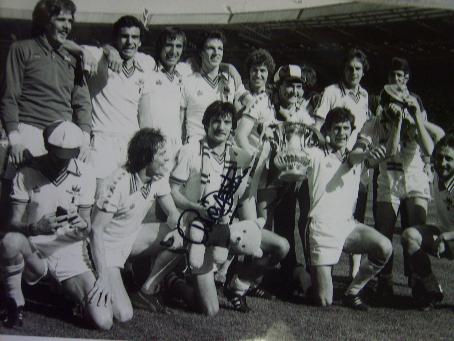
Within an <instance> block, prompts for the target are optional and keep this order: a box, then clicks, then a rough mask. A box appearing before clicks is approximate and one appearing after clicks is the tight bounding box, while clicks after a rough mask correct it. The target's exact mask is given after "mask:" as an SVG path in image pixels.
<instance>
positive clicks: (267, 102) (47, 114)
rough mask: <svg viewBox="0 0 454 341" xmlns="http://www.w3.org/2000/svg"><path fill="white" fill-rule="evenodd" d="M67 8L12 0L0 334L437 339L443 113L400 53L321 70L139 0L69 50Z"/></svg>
mask: <svg viewBox="0 0 454 341" xmlns="http://www.w3.org/2000/svg"><path fill="white" fill-rule="evenodd" d="M77 5H78V4H77V1H76V0H39V1H33V2H30V4H29V7H30V8H29V9H28V13H30V14H31V15H29V17H28V18H27V20H28V22H29V23H30V32H29V33H28V37H27V36H23V35H21V36H20V39H18V38H17V37H16V36H15V35H14V32H10V33H11V37H13V39H12V40H10V41H9V42H8V44H7V45H6V46H8V47H7V50H5V51H4V53H3V56H4V58H2V61H1V62H2V63H1V67H2V70H1V73H0V75H1V79H2V80H1V82H2V83H1V94H0V119H1V128H2V136H3V140H2V141H3V144H2V145H1V150H0V154H1V155H0V156H1V160H0V165H1V166H2V168H1V195H0V205H1V208H0V225H1V226H0V307H1V308H2V315H1V321H0V323H1V324H2V325H1V326H0V333H2V334H19V335H23V334H25V335H41V336H46V335H47V336H60V337H64V336H72V337H91V338H98V337H101V338H128V335H129V339H131V340H136V339H137V340H138V339H145V340H154V339H173V340H179V339H185V340H186V339H188V340H189V339H198V340H205V339H207V340H213V339H222V340H224V339H226V340H228V339H264V340H273V339H278V338H280V339H281V340H293V339H295V340H303V339H322V338H325V337H326V338H327V339H329V338H334V335H333V334H330V331H329V329H330V328H329V327H328V326H329V324H324V323H325V322H323V321H326V323H328V320H329V321H337V319H339V323H341V324H344V327H343V328H344V329H345V333H350V332H349V331H348V330H349V329H351V328H352V329H355V328H357V329H358V332H359V334H355V333H353V334H342V335H339V336H338V337H339V338H338V339H350V338H351V339H355V340H356V339H365V338H369V339H399V340H402V339H424V338H426V339H427V338H429V337H431V338H432V339H438V337H440V339H444V338H446V339H449V337H448V335H449V328H450V327H449V326H448V325H446V321H448V320H449V319H450V318H451V319H452V317H453V312H454V291H453V284H452V283H453V282H452V281H453V280H454V278H453V276H452V275H449V273H451V274H452V273H453V269H454V267H453V266H454V265H453V263H452V260H454V129H453V128H454V127H453V126H452V121H451V120H450V119H449V118H448V117H449V116H443V117H442V118H440V117H441V112H437V109H436V107H435V106H434V105H432V103H433V102H434V100H433V99H432V98H431V97H430V96H431V95H430V94H431V92H430V91H429V90H428V91H427V92H425V91H422V92H421V91H420V90H419V89H420V88H421V87H418V88H417V89H415V88H414V87H412V84H414V83H415V82H416V80H415V79H414V78H417V77H418V72H419V70H421V66H420V65H421V63H420V60H418V58H417V56H415V54H408V55H407V54H406V53H405V50H404V49H402V50H398V49H391V48H389V49H387V50H386V53H383V55H382V56H381V57H380V56H378V55H377V53H376V52H375V51H374V52H372V50H371V47H370V44H369V43H368V42H366V41H363V43H364V44H363V45H361V44H357V42H358V40H356V41H355V44H345V45H344V46H343V47H342V48H341V49H338V50H336V53H333V54H332V55H333V57H332V59H331V61H330V67H331V68H329V67H328V68H326V67H325V66H324V61H326V60H327V59H326V58H329V57H325V58H319V59H318V61H317V59H315V58H313V56H314V54H312V55H311V56H312V57H311V58H309V60H306V58H305V54H304V53H302V54H301V55H299V57H296V56H298V54H295V53H289V54H286V51H281V52H282V53H280V54H276V53H275V50H270V49H269V48H267V46H264V45H260V43H259V41H260V40H257V42H256V43H255V44H254V43H248V44H242V45H241V46H242V48H238V46H240V45H238V44H236V45H235V44H233V45H232V43H231V40H232V36H233V40H235V39H238V36H241V35H240V34H238V36H236V35H234V34H233V33H232V31H229V29H228V27H222V26H216V25H206V26H200V25H199V26H197V27H188V26H185V25H177V24H175V25H174V24H172V25H158V26H154V25H153V24H152V23H151V22H152V18H153V13H152V8H150V10H147V9H145V10H144V11H143V13H142V15H141V16H136V15H130V14H127V13H124V14H123V15H118V16H117V17H116V18H115V20H113V21H112V22H109V23H105V24H104V26H103V27H104V30H105V32H109V34H108V35H105V34H104V35H103V36H102V37H101V38H100V40H96V42H95V43H93V44H92V45H91V44H90V43H89V40H87V39H86V38H87V37H86V36H85V37H84V38H83V39H81V38H80V37H78V32H82V31H81V30H77V29H76V28H77V27H78V25H80V24H79V23H78V22H77V10H78V8H76V6H77ZM135 11H137V10H136V9H135ZM139 12H140V10H139ZM451 16H452V14H451ZM421 25H423V24H421ZM97 39H99V38H97ZM94 41H95V40H93V42H94ZM251 41H253V40H251ZM231 46H236V47H235V48H234V47H231ZM246 47H247V48H246ZM229 49H230V51H229ZM384 51H385V50H384ZM451 52H452V50H451ZM326 53H329V52H326ZM232 55H235V58H231V59H230V58H226V57H227V56H232ZM282 55H286V56H285V58H283V57H282ZM377 60H380V62H381V64H380V66H377ZM435 60H436V58H434V63H436V61H435ZM413 61H414V62H413ZM415 65H416V66H415ZM334 69H335V70H334ZM326 70H334V71H333V72H326ZM415 70H417V71H415ZM437 70H438V72H440V73H443V72H446V74H447V75H448V76H447V77H449V73H450V72H451V71H452V69H451V70H449V69H445V70H443V69H442V67H441V66H440V67H438V69H437ZM370 75H373V76H370ZM368 77H369V80H371V79H372V80H373V82H372V81H369V82H368V81H367V80H368ZM451 77H452V73H451ZM451 81H452V79H451ZM372 83H373V85H370V84H372ZM424 86H425V87H427V88H430V87H432V85H431V84H429V83H426V84H425V85H424ZM432 89H435V88H434V87H432ZM436 89H438V88H436ZM433 91H434V92H435V90H433ZM449 92H451V93H452V88H451V90H449V91H447V92H446V93H449ZM451 95H452V94H451ZM448 96H449V95H448ZM451 103H452V101H451ZM453 109H454V108H453V107H450V108H449V107H448V108H447V110H446V111H447V114H446V115H452V113H451V112H450V111H451V110H453ZM393 265H394V266H393ZM388 314H391V315H389V316H391V318H387V315H388ZM406 314H409V315H406ZM302 315H306V316H307V315H312V316H313V320H312V322H311V323H305V322H301V321H303V320H299V319H300V316H302ZM258 316H260V319H266V321H273V320H275V321H278V320H279V319H280V318H282V321H290V320H291V321H292V322H289V324H288V325H289V326H290V327H289V326H286V325H285V323H283V325H281V327H279V324H273V325H274V326H275V328H277V330H275V331H274V332H272V331H270V330H271V329H272V328H271V329H270V328H268V327H270V326H271V324H270V325H269V326H268V327H267V326H266V325H265V324H266V323H268V322H266V323H265V322H263V321H264V320H259V321H262V322H258V321H257V322H256V323H257V325H255V322H254V320H255V319H256V318H257V319H258V318H259V317H258ZM316 316H317V317H316ZM342 316H344V317H342ZM345 316H347V317H345ZM408 316H410V317H408ZM449 316H451V317H449ZM307 318H310V317H307ZM49 319H50V320H52V321H51V322H48V321H49ZM345 319H352V321H355V322H352V323H353V324H350V322H346V320H345ZM362 319H365V320H367V321H368V322H365V323H366V324H367V326H366V327H364V328H365V329H364V330H361V327H360V325H361V322H360V321H361V320H362ZM407 319H412V320H413V321H412V323H411V324H409V325H408V326H412V327H408V326H407V327H406V326H405V324H406V321H407ZM425 319H429V320H430V321H440V326H438V325H437V324H432V326H433V329H430V328H429V329H428V330H427V333H426V334H424V333H425V332H424V331H423V329H424V327H423V326H422V325H421V330H418V327H415V326H417V325H418V321H425ZM318 320H320V321H322V322H320V323H322V324H320V326H319V327H314V328H316V330H317V332H316V333H315V334H311V332H310V330H311V328H312V327H311V326H312V325H313V323H314V321H318ZM148 321H153V322H148ZM242 321H246V322H244V324H242ZM443 321H444V322H443ZM151 323H153V324H151ZM205 323H207V324H208V325H207V326H210V328H211V329H213V328H214V329H213V330H211V329H210V330H211V331H209V332H205V330H207V328H208V327H204V324H205ZM263 323H264V325H261V326H260V327H259V325H260V324H263ZM270 323H271V322H270ZM300 323H301V328H302V329H304V330H305V331H307V333H306V332H305V334H304V335H305V336H304V337H303V335H300V334H299V332H298V330H299V329H298V328H297V329H295V330H296V331H295V330H293V329H292V328H293V327H295V326H296V325H299V324H300ZM331 323H334V322H331ZM369 323H370V325H369ZM421 323H422V324H425V323H424V322H421ZM181 324H184V325H181ZM235 324H240V327H239V330H235V329H236V328H235ZM373 324H375V327H376V328H377V329H380V328H382V329H387V331H386V330H383V331H382V333H383V334H374V332H373V331H371V330H374V329H373V328H374V326H372V325H373ZM393 324H396V325H395V326H393ZM427 324H428V325H430V323H427ZM59 325H61V326H63V327H62V330H61V331H58V328H59V327H58V326H59ZM66 325H68V326H70V327H66ZM147 326H148V327H147ZM156 326H159V327H156ZM276 326H277V327H276ZM322 326H323V327H322ZM435 326H438V327H435ZM40 328H44V329H42V330H41V329H40ZM66 328H68V330H71V332H69V334H66V332H65V329H66ZM135 328H139V329H137V330H138V331H137V332H135V331H134V329H135ZM217 328H219V329H220V330H222V332H219V331H216V329H217ZM273 328H274V327H273ZM279 328H281V329H279ZM295 328H296V327H295ZM317 328H318V329H317ZM335 328H336V330H337V327H335ZM369 328H372V329H369ZM394 328H402V330H405V329H408V333H409V334H408V338H407V337H405V334H395V335H393V334H392V330H393V329H394ZM73 329H74V330H76V332H72V330H73ZM161 329H165V330H166V331H165V332H163V331H161ZM172 329H174V334H173V336H172V337H170V336H169V335H172V334H171V333H172ZM230 329H231V332H229V330H230ZM319 329H320V330H319ZM412 329H415V330H413V331H412ZM46 330H47V331H46ZM181 330H185V332H184V334H182V332H181ZM186 330H187V333H186ZM192 330H194V331H196V332H192ZM241 330H247V331H248V332H247V333H244V334H241ZM264 330H268V334H267V333H265V334H264ZM273 330H274V329H273ZM368 330H369V332H368ZM399 330H400V329H399ZM112 331H113V332H114V333H113V334H112ZM249 331H250V332H249ZM97 333H98V334H97ZM128 333H131V334H128ZM169 333H170V334H169ZM195 333H197V336H196V334H195ZM201 333H202V334H201ZM269 333H271V334H269ZM273 333H274V334H273ZM368 333H369V334H368ZM399 333H400V332H399ZM412 333H416V334H412ZM437 333H440V334H437ZM290 334H291V335H292V336H289V335H290ZM239 335H240V336H239ZM266 335H268V336H266ZM323 335H325V337H324V336H323ZM330 335H331V336H330ZM385 335H386V336H385ZM437 335H438V336H437ZM451 336H453V334H451Z"/></svg>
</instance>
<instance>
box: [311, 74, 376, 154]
mask: <svg viewBox="0 0 454 341" xmlns="http://www.w3.org/2000/svg"><path fill="white" fill-rule="evenodd" d="M336 107H341V108H347V109H349V110H350V111H351V113H352V114H353V116H354V117H355V127H356V129H355V130H354V131H353V132H352V135H351V136H350V139H349V141H348V148H349V149H351V148H352V147H353V145H354V144H355V141H356V136H357V134H358V132H359V131H360V130H361V128H362V127H363V125H364V123H365V122H366V121H367V119H368V118H369V117H370V114H369V95H368V93H367V91H366V90H365V89H364V88H362V87H361V86H359V87H358V90H357V91H353V90H349V89H347V88H345V86H344V84H343V83H342V82H340V83H336V84H331V85H329V86H327V87H326V88H325V90H324V91H323V95H322V98H321V100H320V102H319V104H318V106H317V108H316V109H315V116H316V117H317V118H320V119H323V120H325V118H326V115H327V114H328V112H329V111H330V110H332V109H334V108H336Z"/></svg>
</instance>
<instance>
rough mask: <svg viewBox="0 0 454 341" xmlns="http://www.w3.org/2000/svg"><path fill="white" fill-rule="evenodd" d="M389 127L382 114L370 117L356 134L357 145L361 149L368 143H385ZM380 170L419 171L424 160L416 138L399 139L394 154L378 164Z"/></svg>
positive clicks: (375, 144) (389, 130)
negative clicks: (399, 141) (396, 150)
mask: <svg viewBox="0 0 454 341" xmlns="http://www.w3.org/2000/svg"><path fill="white" fill-rule="evenodd" d="M390 132H391V129H390V128H388V127H387V126H386V124H385V122H384V121H383V118H382V116H380V115H379V116H374V117H371V118H370V119H369V120H368V121H367V122H366V123H365V124H364V126H363V128H362V129H361V131H360V133H359V134H358V141H357V145H358V146H361V147H362V148H363V149H365V148H367V147H368V146H369V145H372V146H378V145H386V143H387V141H388V139H389V137H390ZM379 168H380V172H381V173H383V174H385V172H386V170H388V169H389V170H401V171H404V172H412V171H421V170H423V168H424V162H423V160H422V158H421V149H420V147H419V144H418V142H417V141H416V140H414V139H413V140H410V141H401V143H400V144H399V146H398V152H397V154H396V155H395V156H393V157H391V158H388V159H386V160H384V161H382V162H380V164H379Z"/></svg>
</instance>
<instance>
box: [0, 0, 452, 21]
mask: <svg viewBox="0 0 454 341" xmlns="http://www.w3.org/2000/svg"><path fill="white" fill-rule="evenodd" d="M75 2H76V3H77V7H78V12H77V21H78V22H83V23H98V24H99V23H112V22H114V21H115V20H116V19H118V18H119V17H120V16H122V15H124V14H132V15H136V16H139V17H140V16H142V13H143V11H144V9H148V11H149V12H150V14H151V15H150V18H149V19H150V20H149V24H151V25H169V24H178V25H191V24H193V25H203V24H215V25H227V24H244V23H261V22H288V21H292V22H301V23H303V24H304V25H310V26H319V25H326V24H332V23H337V24H344V25H345V24H348V25H358V24H365V23H366V24H367V23H370V22H373V23H377V22H391V21H402V20H408V19H415V18H416V19H417V18H431V17H437V16H442V15H443V14H445V13H446V9H448V10H454V1H452V0H360V1H347V0H279V1H275V0H128V1H122V0H96V1H94V0H77V1H75ZM35 3H36V1H35V0H2V1H0V18H4V19H30V18H31V14H32V10H33V7H34V4H35Z"/></svg>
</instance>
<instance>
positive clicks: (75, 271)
mask: <svg viewBox="0 0 454 341" xmlns="http://www.w3.org/2000/svg"><path fill="white" fill-rule="evenodd" d="M30 242H31V243H32V244H33V246H34V247H35V248H36V249H37V250H38V254H39V255H40V256H42V257H43V258H42V261H43V263H44V265H45V267H46V269H47V271H45V272H44V273H43V275H42V277H44V276H45V275H46V274H47V273H49V274H50V275H51V276H52V277H53V278H55V279H56V280H57V281H58V282H60V283H61V282H63V281H65V280H67V279H69V278H72V277H75V276H78V275H80V274H83V273H85V272H87V271H92V272H93V266H92V262H91V259H90V254H89V252H88V248H87V241H79V242H75V243H72V244H69V245H67V246H64V247H62V248H60V249H58V250H57V251H56V252H54V253H53V254H51V255H49V256H47V257H46V256H45V254H46V253H47V250H46V249H45V245H44V244H35V243H33V241H32V240H30ZM42 277H41V278H42ZM38 281H39V279H38V280H35V281H33V282H29V281H28V283H29V284H31V285H33V284H36V283H37V282H38Z"/></svg>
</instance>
